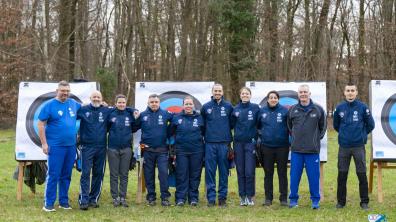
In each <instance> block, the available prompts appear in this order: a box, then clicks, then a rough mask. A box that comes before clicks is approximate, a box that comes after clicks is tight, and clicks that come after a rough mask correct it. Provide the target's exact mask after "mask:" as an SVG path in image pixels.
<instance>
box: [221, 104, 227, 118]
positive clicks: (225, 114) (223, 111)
mask: <svg viewBox="0 0 396 222" xmlns="http://www.w3.org/2000/svg"><path fill="white" fill-rule="evenodd" d="M220 116H227V113H226V111H225V108H224V106H222V107H221V111H220Z"/></svg>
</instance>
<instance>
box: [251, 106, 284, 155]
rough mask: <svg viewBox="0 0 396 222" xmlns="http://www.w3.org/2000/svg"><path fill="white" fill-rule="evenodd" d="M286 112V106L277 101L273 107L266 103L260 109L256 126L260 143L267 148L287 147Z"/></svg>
mask: <svg viewBox="0 0 396 222" xmlns="http://www.w3.org/2000/svg"><path fill="white" fill-rule="evenodd" d="M287 113H288V110H287V108H286V107H284V106H282V105H280V104H279V103H278V104H277V105H276V106H274V107H270V106H268V104H267V105H266V106H264V107H263V108H262V109H261V110H260V113H259V116H258V121H257V122H258V124H257V127H258V129H259V130H260V132H261V133H260V139H261V144H263V145H264V146H266V147H269V148H281V147H289V145H290V144H289V130H288V128H287Z"/></svg>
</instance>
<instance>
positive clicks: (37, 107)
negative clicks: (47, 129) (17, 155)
mask: <svg viewBox="0 0 396 222" xmlns="http://www.w3.org/2000/svg"><path fill="white" fill-rule="evenodd" d="M55 96H56V92H50V93H46V94H43V95H41V96H39V97H37V99H35V100H34V102H33V103H32V105H31V106H30V108H29V110H28V112H27V114H26V131H27V133H28V136H29V138H30V139H31V140H32V141H33V143H34V144H36V145H37V146H39V147H41V141H40V137H39V136H38V127H37V123H38V121H39V119H38V116H39V114H40V112H41V110H42V109H43V107H44V105H45V104H47V103H48V102H49V101H50V100H51V99H53V98H54V97H55ZM70 98H73V99H74V100H76V101H77V102H79V103H82V101H81V100H80V99H79V98H78V97H77V96H75V95H73V94H70ZM79 127H80V121H77V126H76V131H78V128H79Z"/></svg>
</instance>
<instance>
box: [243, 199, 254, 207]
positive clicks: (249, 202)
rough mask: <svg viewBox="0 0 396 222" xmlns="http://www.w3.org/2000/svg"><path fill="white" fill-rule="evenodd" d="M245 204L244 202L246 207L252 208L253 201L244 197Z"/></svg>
mask: <svg viewBox="0 0 396 222" xmlns="http://www.w3.org/2000/svg"><path fill="white" fill-rule="evenodd" d="M245 202H246V205H248V206H254V201H253V199H252V198H251V197H246V200H245Z"/></svg>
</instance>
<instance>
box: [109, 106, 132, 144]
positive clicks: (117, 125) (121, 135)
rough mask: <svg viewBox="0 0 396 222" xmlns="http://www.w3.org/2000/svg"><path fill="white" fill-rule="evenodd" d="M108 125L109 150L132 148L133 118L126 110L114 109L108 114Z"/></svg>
mask: <svg viewBox="0 0 396 222" xmlns="http://www.w3.org/2000/svg"><path fill="white" fill-rule="evenodd" d="M107 123H108V126H107V128H108V130H109V149H121V148H127V147H132V132H133V131H136V130H137V129H136V127H135V126H134V125H135V118H134V116H133V114H132V113H130V112H128V111H127V110H118V109H115V110H114V111H113V112H111V113H110V115H109V119H108V121H107Z"/></svg>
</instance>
